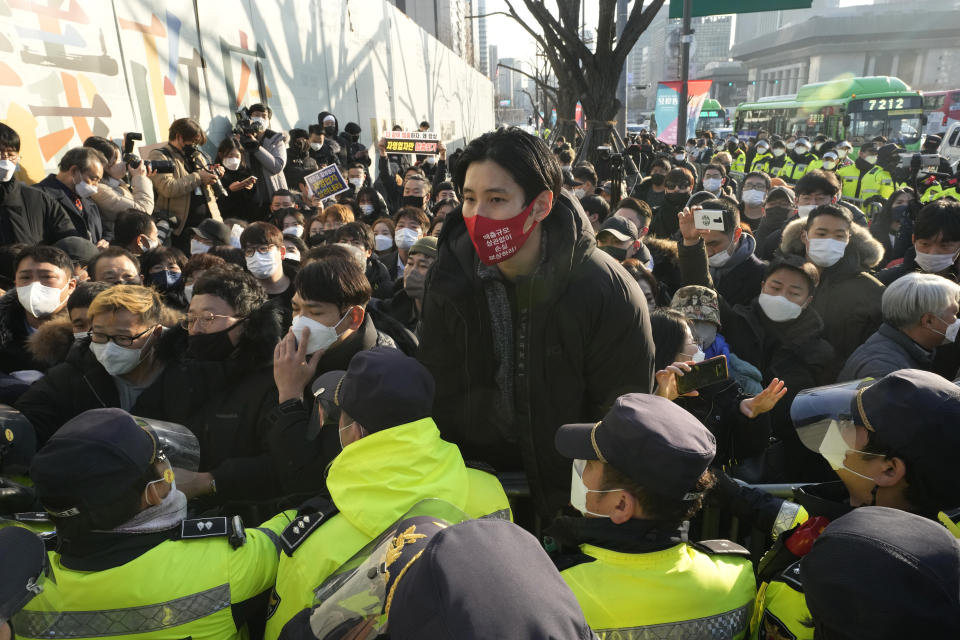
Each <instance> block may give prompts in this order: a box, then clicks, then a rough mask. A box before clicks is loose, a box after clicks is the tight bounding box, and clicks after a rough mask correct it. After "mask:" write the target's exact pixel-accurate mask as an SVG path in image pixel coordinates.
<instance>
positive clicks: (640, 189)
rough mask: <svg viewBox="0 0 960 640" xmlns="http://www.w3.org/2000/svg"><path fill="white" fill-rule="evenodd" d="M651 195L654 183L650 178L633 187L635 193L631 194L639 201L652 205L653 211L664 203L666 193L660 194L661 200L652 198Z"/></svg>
mask: <svg viewBox="0 0 960 640" xmlns="http://www.w3.org/2000/svg"><path fill="white" fill-rule="evenodd" d="M651 193H653V182H652V181H651V180H650V177H649V176H648V177H646V178H644V179H643V180H641V181H640V182H638V183H637V184H636V185H635V186H634V187H633V191H631V192H630V195H631V196H632V197H634V198H636V199H637V200H643V201H644V202H646V203H647V204H649V205H650V208H651V209H656V208H657V207H659V206H660V205H661V204H662V203H663V196H664V192H663V191H660V192H659V196H660V197H659V198H650V194H651ZM651 200H652V202H651Z"/></svg>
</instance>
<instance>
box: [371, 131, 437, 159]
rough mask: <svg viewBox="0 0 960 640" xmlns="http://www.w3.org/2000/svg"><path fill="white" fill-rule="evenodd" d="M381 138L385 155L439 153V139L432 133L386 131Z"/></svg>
mask: <svg viewBox="0 0 960 640" xmlns="http://www.w3.org/2000/svg"><path fill="white" fill-rule="evenodd" d="M383 137H384V138H385V139H386V141H387V153H420V154H424V155H437V154H438V153H440V137H439V136H438V135H437V134H436V133H435V132H433V131H388V132H387V133H385V134H384V135H383Z"/></svg>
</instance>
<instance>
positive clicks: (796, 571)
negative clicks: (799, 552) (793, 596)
mask: <svg viewBox="0 0 960 640" xmlns="http://www.w3.org/2000/svg"><path fill="white" fill-rule="evenodd" d="M780 580H782V581H783V582H784V583H785V584H787V585H788V586H789V587H790V588H791V589H794V590H795V591H799V592H800V593H803V581H802V580H801V579H800V561H799V560H797V561H796V562H794V563H793V564H791V565H790V566H789V567H787V568H786V569H784V570H783V572H782V573H781V574H780Z"/></svg>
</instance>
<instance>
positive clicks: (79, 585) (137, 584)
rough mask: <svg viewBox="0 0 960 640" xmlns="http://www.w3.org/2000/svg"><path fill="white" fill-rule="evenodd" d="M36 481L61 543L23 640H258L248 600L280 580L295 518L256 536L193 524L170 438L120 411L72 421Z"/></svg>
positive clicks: (19, 627)
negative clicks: (167, 443) (282, 548)
mask: <svg viewBox="0 0 960 640" xmlns="http://www.w3.org/2000/svg"><path fill="white" fill-rule="evenodd" d="M30 473H31V478H32V479H33V481H34V483H35V486H36V490H37V497H38V499H39V500H40V502H41V504H42V505H43V506H44V508H45V509H46V510H47V511H48V513H49V514H50V517H51V519H52V520H53V522H54V523H55V524H56V526H57V534H58V546H57V550H56V551H55V552H51V553H50V564H51V567H52V570H53V575H54V580H53V581H50V582H48V584H47V586H46V588H45V589H44V591H43V593H42V594H40V595H39V596H37V597H35V598H34V599H33V600H32V601H31V602H30V603H29V604H28V605H27V606H26V607H25V608H24V609H23V611H21V612H20V613H19V614H17V615H16V616H15V617H14V627H15V628H16V632H17V637H18V638H94V637H111V638H169V639H170V640H174V639H180V638H187V637H189V638H192V639H193V640H201V639H209V640H214V639H217V640H220V639H224V638H245V637H247V629H246V626H247V625H246V623H247V621H248V619H250V617H251V615H252V612H253V611H256V609H255V608H254V607H252V606H250V603H249V602H248V601H249V600H250V599H252V598H255V597H256V596H258V595H260V594H264V596H265V595H266V593H267V592H268V591H269V589H270V587H271V585H272V584H273V583H274V581H275V579H276V571H277V556H278V549H277V546H276V543H275V539H276V538H277V536H278V534H279V533H280V532H281V531H283V528H284V527H285V526H286V525H287V523H288V521H289V518H288V517H287V514H281V515H279V516H277V517H275V518H274V519H273V520H270V521H269V522H267V523H264V524H263V525H262V526H261V527H258V528H256V529H253V528H251V529H246V530H245V531H244V529H243V527H242V525H241V524H240V523H239V522H237V521H234V522H230V521H228V520H227V518H208V519H199V520H185V519H184V518H185V516H186V507H187V500H186V497H185V496H184V495H183V493H181V492H180V491H177V490H176V486H175V484H174V477H173V471H172V469H171V467H170V464H169V462H167V461H166V458H165V455H164V453H163V450H162V449H161V447H160V445H159V439H158V438H157V436H156V435H155V434H154V433H153V432H152V431H151V430H150V429H149V428H148V427H141V426H140V425H139V424H138V423H137V422H136V421H135V420H134V419H133V418H132V417H131V416H130V415H129V414H128V413H126V412H125V411H123V410H121V409H94V410H91V411H87V412H85V413H82V414H80V415H79V416H77V417H76V418H73V419H72V420H70V421H69V422H67V423H66V424H65V425H64V426H63V427H62V428H61V429H60V430H58V431H57V432H56V434H54V435H53V437H51V438H50V440H49V441H48V442H47V444H46V445H45V446H44V447H43V448H42V449H41V450H40V451H39V452H38V453H37V455H36V456H35V457H34V460H33V464H32V466H31V471H30ZM290 515H291V516H292V515H293V514H292V513H291V514H290ZM261 624H262V621H261Z"/></svg>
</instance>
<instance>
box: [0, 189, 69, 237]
mask: <svg viewBox="0 0 960 640" xmlns="http://www.w3.org/2000/svg"><path fill="white" fill-rule="evenodd" d="M75 235H77V230H76V227H75V226H74V224H73V221H72V220H71V219H70V215H69V214H68V213H67V210H66V209H64V208H63V207H62V206H60V203H59V202H57V200H56V199H54V198H51V197H50V196H48V195H47V194H46V193H44V192H43V191H41V190H40V189H34V188H33V187H28V186H27V185H25V184H23V183H22V182H20V181H18V180H9V181H7V182H0V244H13V243H16V242H22V243H24V244H53V243H54V242H56V241H57V240H59V239H60V238H66V237H68V236H75Z"/></svg>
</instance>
